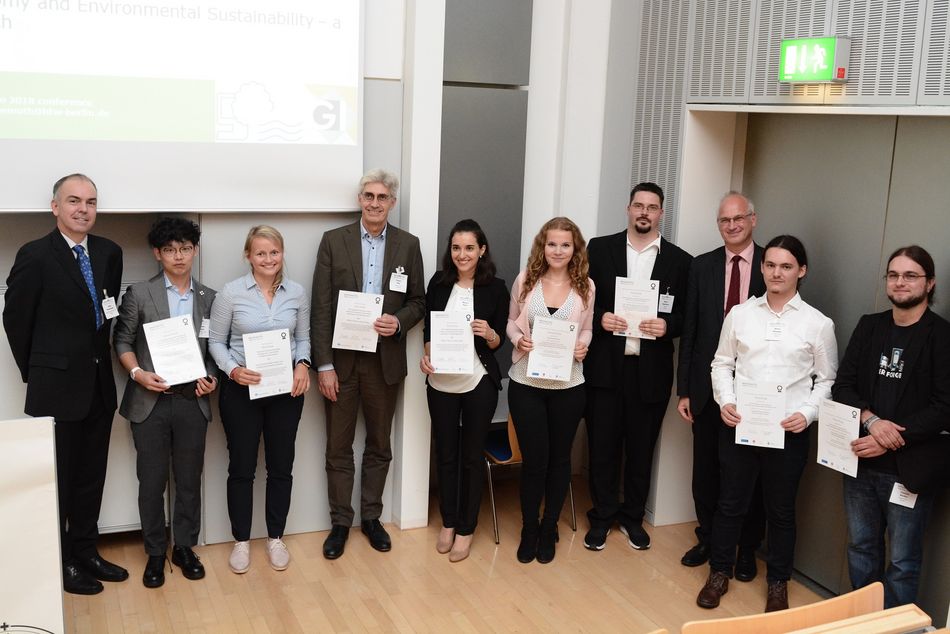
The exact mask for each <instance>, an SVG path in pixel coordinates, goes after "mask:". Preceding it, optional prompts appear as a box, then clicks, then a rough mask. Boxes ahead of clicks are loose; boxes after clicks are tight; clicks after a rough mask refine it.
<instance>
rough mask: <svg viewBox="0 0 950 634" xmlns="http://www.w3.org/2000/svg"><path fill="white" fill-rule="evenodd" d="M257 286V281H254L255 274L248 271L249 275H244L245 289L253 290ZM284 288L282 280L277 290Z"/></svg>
mask: <svg viewBox="0 0 950 634" xmlns="http://www.w3.org/2000/svg"><path fill="white" fill-rule="evenodd" d="M255 286H257V280H255V279H254V274H253V273H251V272H250V271H248V272H247V274H245V275H244V288H246V289H247V290H251V289H252V288H254V287H255ZM283 287H284V282H283V280H281V282H280V284H278V285H277V289H278V290H280V289H282V288H283Z"/></svg>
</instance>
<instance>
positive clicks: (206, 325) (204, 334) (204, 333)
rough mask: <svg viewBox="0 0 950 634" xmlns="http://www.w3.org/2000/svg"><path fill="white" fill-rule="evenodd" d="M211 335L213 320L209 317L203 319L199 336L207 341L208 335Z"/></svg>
mask: <svg viewBox="0 0 950 634" xmlns="http://www.w3.org/2000/svg"><path fill="white" fill-rule="evenodd" d="M210 334H211V320H210V319H208V318H207V317H203V318H202V319H201V328H199V329H198V336H199V337H201V338H202V339H207V338H208V335H210Z"/></svg>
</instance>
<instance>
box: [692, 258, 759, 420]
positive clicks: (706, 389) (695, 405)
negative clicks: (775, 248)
mask: <svg viewBox="0 0 950 634" xmlns="http://www.w3.org/2000/svg"><path fill="white" fill-rule="evenodd" d="M764 251H765V250H764V249H763V248H762V247H760V246H759V245H755V249H754V250H753V252H752V279H750V280H749V297H753V296H755V297H760V296H761V295H764V294H765V281H764V280H763V279H762V266H761V265H762V254H763V253H764ZM725 294H726V248H725V247H719V248H718V249H713V250H712V251H710V252H708V253H703V254H702V255H698V256H696V258H695V259H694V260H693V266H692V267H691V268H690V270H689V287H688V288H687V290H686V312H685V314H684V315H683V334H682V335H680V346H679V365H678V366H677V369H676V394H677V395H678V396H688V397H689V405H690V409H692V411H693V413H694V414H695V413H697V412H699V411H701V410H702V409H703V407H705V406H706V402H707V401H709V399H710V397H711V396H712V380H711V379H710V374H709V372H710V365H711V364H712V360H713V356H715V354H716V347H717V346H718V345H719V332H720V331H721V330H722V321H723V318H724V317H725V315H723V298H724V297H725Z"/></svg>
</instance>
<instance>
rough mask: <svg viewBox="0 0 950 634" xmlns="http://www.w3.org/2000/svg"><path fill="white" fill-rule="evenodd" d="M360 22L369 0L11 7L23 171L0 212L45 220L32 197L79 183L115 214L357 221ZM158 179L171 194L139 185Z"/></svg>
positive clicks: (11, 130) (8, 51) (164, 0)
mask: <svg viewBox="0 0 950 634" xmlns="http://www.w3.org/2000/svg"><path fill="white" fill-rule="evenodd" d="M361 13H362V2H360V1H358V0H269V1H266V0H219V1H218V2H215V0H209V1H202V0H148V1H145V2H142V1H138V0H124V1H123V0H120V1H113V0H0V151H2V152H3V154H4V155H6V156H15V157H19V159H18V160H17V161H16V162H15V166H14V167H13V168H12V169H10V168H9V163H8V169H5V170H0V173H2V175H0V187H3V191H4V192H5V194H4V197H3V199H2V200H0V210H6V211H16V210H31V209H34V208H36V206H37V205H38V204H41V203H40V200H39V199H37V198H36V194H37V192H36V191H35V187H39V186H41V183H42V187H43V188H45V189H47V190H48V185H49V183H50V182H52V181H53V180H55V179H56V178H57V177H58V176H60V175H62V174H61V173H60V172H62V173H69V172H73V171H82V172H85V173H88V174H89V176H91V177H92V178H93V179H94V180H96V181H97V183H98V184H99V186H100V189H101V190H103V191H102V193H101V196H100V200H101V204H102V205H103V206H102V208H103V209H116V210H129V211H138V210H143V211H148V210H169V211H175V210H190V211H201V210H208V211H214V210H221V211H242V210H320V209H328V210H336V209H341V208H353V206H354V204H355V203H354V200H353V198H354V196H353V187H354V184H355V182H356V180H357V179H358V177H359V175H360V173H361V171H362V140H361V134H362V124H361V116H360V115H361V112H362V104H361V77H362V68H361V51H362V45H361V32H362V22H361ZM156 174H159V175H161V177H162V179H163V181H164V183H163V187H162V190H163V192H161V193H160V194H159V195H156V194H155V192H154V183H153V184H152V186H151V187H143V185H144V184H145V182H148V181H154V178H155V176H156ZM34 179H38V180H34ZM298 179H301V182H298ZM116 181H121V183H117V182H116ZM344 184H345V185H344ZM222 185H227V186H230V187H222ZM143 189H152V190H153V191H152V192H145V191H142V190H143ZM222 189H225V190H227V189H230V190H231V191H230V192H229V191H222ZM45 197H46V198H47V199H48V195H46V196H45ZM44 206H45V204H44Z"/></svg>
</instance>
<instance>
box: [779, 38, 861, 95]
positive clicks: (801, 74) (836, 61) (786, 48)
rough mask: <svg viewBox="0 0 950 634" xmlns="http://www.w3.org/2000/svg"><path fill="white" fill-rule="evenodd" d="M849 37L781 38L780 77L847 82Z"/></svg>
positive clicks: (783, 79)
mask: <svg viewBox="0 0 950 634" xmlns="http://www.w3.org/2000/svg"><path fill="white" fill-rule="evenodd" d="M850 54H851V39H850V38H848V37H839V36H831V37H808V38H799V39H795V40H782V50H781V53H780V54H779V70H778V80H779V81H780V82H785V83H809V84H817V83H827V82H835V83H844V82H846V81H847V80H848V56H849V55H850Z"/></svg>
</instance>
